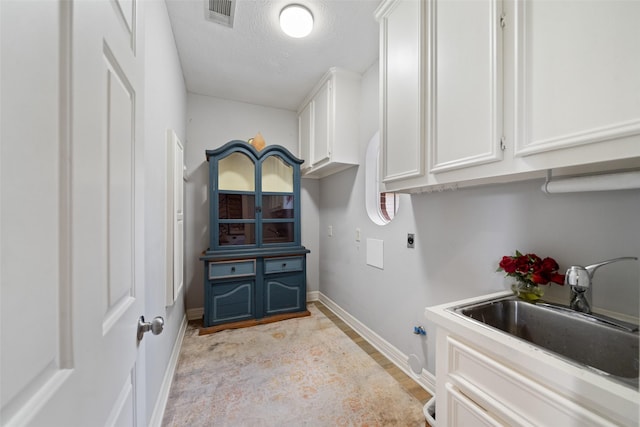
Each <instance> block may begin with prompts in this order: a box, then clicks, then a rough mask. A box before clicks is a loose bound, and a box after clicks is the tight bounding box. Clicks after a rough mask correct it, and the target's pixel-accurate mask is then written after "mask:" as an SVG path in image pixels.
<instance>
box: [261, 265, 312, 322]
mask: <svg viewBox="0 0 640 427" xmlns="http://www.w3.org/2000/svg"><path fill="white" fill-rule="evenodd" d="M306 298H307V295H306V286H305V273H304V271H303V272H300V273H291V274H279V275H275V274H265V278H264V315H265V316H269V315H273V314H280V313H289V312H294V311H301V310H304V309H305V303H306Z"/></svg>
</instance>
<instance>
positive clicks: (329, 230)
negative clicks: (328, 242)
mask: <svg viewBox="0 0 640 427" xmlns="http://www.w3.org/2000/svg"><path fill="white" fill-rule="evenodd" d="M327 235H328V236H329V237H332V236H333V225H330V226H329V227H327Z"/></svg>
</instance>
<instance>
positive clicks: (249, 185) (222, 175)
mask: <svg viewBox="0 0 640 427" xmlns="http://www.w3.org/2000/svg"><path fill="white" fill-rule="evenodd" d="M218 189H219V190H223V191H225V190H226V191H255V189H256V178H255V167H254V164H253V161H251V159H250V158H249V157H248V156H247V155H246V154H242V153H231V154H230V155H228V156H227V157H225V158H223V159H220V160H219V161H218Z"/></svg>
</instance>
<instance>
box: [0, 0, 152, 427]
mask: <svg viewBox="0 0 640 427" xmlns="http://www.w3.org/2000/svg"><path fill="white" fill-rule="evenodd" d="M2 3H3V5H2V10H1V13H2V15H1V17H2V25H3V33H2V48H3V53H2V55H3V63H4V60H5V59H7V58H6V57H5V53H6V54H7V55H10V54H12V55H14V56H15V58H18V59H19V61H17V62H15V63H8V64H7V68H8V69H10V70H11V71H12V73H9V76H5V75H4V73H3V91H4V89H5V86H6V87H11V88H12V91H11V92H10V93H8V94H7V96H8V97H9V100H8V101H7V102H8V103H9V104H11V105H9V107H13V108H17V109H19V111H18V113H21V114H20V115H17V114H18V113H16V112H15V111H13V110H10V111H9V112H8V113H7V114H14V115H16V117H15V120H10V117H8V116H7V117H5V108H4V107H5V105H3V119H2V125H3V129H2V131H3V135H2V136H3V138H2V144H3V147H2V148H3V156H2V377H3V378H2V413H1V414H0V415H1V417H2V418H1V420H2V424H3V425H5V424H6V425H29V426H102V425H118V426H128V425H143V424H144V420H145V417H146V414H145V409H144V401H145V399H144V394H143V393H144V381H142V380H140V379H143V378H144V377H143V373H144V367H143V366H141V365H140V363H139V362H142V360H143V358H142V357H138V356H139V352H140V351H141V349H142V347H141V346H140V343H139V342H138V340H137V336H136V329H137V321H138V317H139V316H140V315H141V314H144V313H143V312H144V268H143V266H144V235H143V230H144V227H143V225H144V224H143V219H144V212H143V206H144V204H143V203H144V194H143V188H144V183H143V182H142V177H143V176H144V170H143V168H142V165H143V158H144V152H143V142H144V141H143V135H142V129H143V126H142V123H141V120H142V117H143V111H142V109H141V106H142V105H143V93H142V92H141V91H142V88H143V80H142V77H143V66H142V65H143V56H142V54H143V49H142V44H141V42H142V40H141V38H140V37H138V36H139V35H141V34H142V29H141V28H140V27H139V25H138V24H139V23H140V22H142V21H143V19H142V16H141V15H142V10H141V9H142V8H141V7H140V6H141V5H140V4H139V2H137V1H136V0H115V1H105V0H99V1H97V0H92V1H73V2H67V1H55V2H54V1H47V2H23V1H17V2H5V1H4V0H3V2H2ZM5 25H6V26H7V28H4V27H5ZM25 27H27V28H25ZM9 29H11V30H15V31H16V33H14V34H8V32H9V31H10V30H9ZM5 30H6V32H5ZM7 36H9V37H11V39H10V40H9V39H8V37H7ZM43 44H44V45H43ZM30 49H35V53H33V52H32V51H30ZM30 55H31V56H30ZM8 59H12V57H9V58H8ZM30 61H31V62H30ZM4 71H5V68H4V64H3V72H4ZM27 74H33V76H32V78H27V76H26V75H27ZM12 77H14V78H15V80H13V81H8V80H5V78H7V79H9V78H12ZM14 82H15V86H17V88H16V87H15V86H14ZM13 92H15V93H13ZM2 96H3V104H4V103H5V93H4V92H3V95H2ZM23 104H28V107H25V108H22V106H23ZM5 125H6V129H5ZM5 131H6V132H7V133H5ZM7 134H8V135H7ZM7 136H10V137H12V138H11V144H8V142H9V141H7V140H5V137H7ZM23 144H24V146H26V147H27V148H24V149H23V148H21V147H22V145H23ZM5 148H6V150H5ZM21 149H22V150H23V151H20V150H21ZM12 171H15V173H11V172H12ZM34 193H35V196H34ZM34 229H35V231H34ZM147 339H148V338H147ZM139 378H140V379H139ZM5 379H6V381H5Z"/></svg>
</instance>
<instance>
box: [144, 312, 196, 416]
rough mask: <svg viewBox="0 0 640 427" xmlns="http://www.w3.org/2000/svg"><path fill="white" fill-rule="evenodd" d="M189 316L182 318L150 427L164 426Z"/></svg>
mask: <svg viewBox="0 0 640 427" xmlns="http://www.w3.org/2000/svg"><path fill="white" fill-rule="evenodd" d="M187 323H188V322H187V316H186V315H185V316H184V317H183V318H182V323H181V324H180V330H179V331H178V337H177V338H176V342H175V343H174V344H173V350H172V351H171V357H170V358H169V364H168V365H167V369H166V370H165V372H164V377H163V378H162V384H161V385H160V393H158V398H157V399H156V404H155V405H154V407H153V413H152V414H151V419H150V420H149V427H160V426H162V418H163V417H164V411H165V409H166V407H167V401H168V400H169V391H170V390H171V383H172V382H173V376H174V375H175V373H176V368H177V367H178V357H179V356H180V348H182V341H183V340H184V334H185V332H186V330H187Z"/></svg>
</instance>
